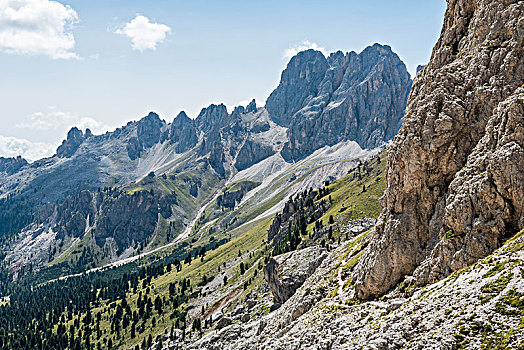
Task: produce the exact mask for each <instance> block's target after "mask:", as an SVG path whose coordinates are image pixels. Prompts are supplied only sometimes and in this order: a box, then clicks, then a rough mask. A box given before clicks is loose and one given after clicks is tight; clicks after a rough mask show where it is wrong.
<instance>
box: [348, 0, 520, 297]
mask: <svg viewBox="0 0 524 350" xmlns="http://www.w3.org/2000/svg"><path fill="white" fill-rule="evenodd" d="M523 12H524V3H523V2H522V1H488V0H482V1H474V0H452V1H448V9H447V11H446V15H445V20H444V26H443V29H442V33H441V37H440V39H439V41H438V43H437V44H436V46H435V48H434V50H433V54H432V57H431V60H430V62H429V63H428V65H427V66H425V68H424V69H423V70H422V71H420V72H419V73H418V74H417V77H416V79H415V82H414V85H413V89H412V91H411V95H410V97H409V101H408V106H407V109H406V117H405V122H404V127H403V129H402V130H401V131H400V132H399V134H398V135H397V137H396V138H395V141H394V142H393V145H392V146H391V149H390V151H389V155H388V171H387V187H386V192H385V196H384V197H383V202H382V205H383V210H382V214H381V216H380V220H379V224H378V225H377V228H376V233H375V237H374V239H373V241H372V242H371V244H370V246H369V248H368V250H367V252H366V254H365V255H364V258H363V260H362V262H361V263H360V264H359V265H358V268H357V272H356V274H355V280H356V287H357V292H358V296H359V297H362V298H369V297H372V296H376V295H379V294H382V293H384V292H386V291H387V290H389V289H390V288H392V287H393V286H394V285H395V284H396V283H397V282H399V281H400V280H401V279H402V278H403V277H404V276H406V275H408V274H413V275H414V277H415V280H416V281H417V283H418V284H425V283H428V282H433V281H435V280H437V279H440V278H441V277H443V276H445V275H447V274H449V273H451V272H452V271H455V270H458V269H461V268H463V267H465V266H467V265H469V264H471V263H473V262H474V261H476V260H477V259H479V258H482V257H484V256H486V255H488V254H489V253H491V252H492V251H493V250H494V249H496V248H497V247H499V246H500V245H501V244H502V243H503V241H504V240H505V239H506V238H507V237H508V236H511V235H513V234H515V233H516V232H517V230H518V229H519V228H522V227H523V225H524V216H523V215H524V214H523V213H524V210H523V208H524V199H523V195H522V194H523V193H524V181H523V180H524V175H523V174H524V148H523V147H524V132H523V126H522V116H523V114H524V113H523V112H524V107H523V99H524V97H523V96H524V94H523V93H524V90H523V88H522V85H523V83H524V51H523V40H524V21H523V20H522V15H523Z"/></svg>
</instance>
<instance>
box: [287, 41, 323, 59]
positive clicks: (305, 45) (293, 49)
mask: <svg viewBox="0 0 524 350" xmlns="http://www.w3.org/2000/svg"><path fill="white" fill-rule="evenodd" d="M309 49H313V50H317V51H320V52H322V53H323V54H324V56H327V51H326V49H325V48H323V47H320V46H319V45H318V44H317V43H312V42H310V41H309V40H304V41H303V42H302V43H300V44H298V45H294V46H290V47H289V48H288V49H287V50H286V51H284V55H283V56H284V58H286V59H288V60H289V59H291V57H293V56H295V55H296V54H297V53H299V52H301V51H306V50H309Z"/></svg>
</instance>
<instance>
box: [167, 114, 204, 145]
mask: <svg viewBox="0 0 524 350" xmlns="http://www.w3.org/2000/svg"><path fill="white" fill-rule="evenodd" d="M166 138H167V139H168V140H169V141H170V142H172V143H176V146H175V150H176V152H177V153H184V152H186V151H188V150H190V149H191V148H193V147H195V146H196V144H197V143H198V135H197V130H196V127H195V122H194V120H192V119H189V117H188V116H187V114H186V113H185V112H180V113H179V114H178V115H177V117H176V118H175V119H174V120H173V123H171V125H170V126H169V131H168V133H167V135H166Z"/></svg>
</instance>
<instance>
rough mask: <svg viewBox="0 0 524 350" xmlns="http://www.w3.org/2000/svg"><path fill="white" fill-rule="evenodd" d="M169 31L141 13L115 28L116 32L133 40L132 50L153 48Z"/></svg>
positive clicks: (141, 50) (166, 27)
mask: <svg viewBox="0 0 524 350" xmlns="http://www.w3.org/2000/svg"><path fill="white" fill-rule="evenodd" d="M169 32H171V28H169V27H168V26H167V25H165V24H160V23H152V22H150V21H149V18H147V17H145V16H141V15H136V17H135V18H134V19H133V20H131V22H129V23H126V25H125V26H124V27H123V28H122V29H117V30H115V33H116V34H120V35H125V36H127V37H128V38H130V39H131V41H132V42H133V50H138V51H140V52H143V51H144V50H147V49H150V50H155V49H156V45H157V44H159V43H161V42H163V41H164V39H165V38H166V35H167V33H169Z"/></svg>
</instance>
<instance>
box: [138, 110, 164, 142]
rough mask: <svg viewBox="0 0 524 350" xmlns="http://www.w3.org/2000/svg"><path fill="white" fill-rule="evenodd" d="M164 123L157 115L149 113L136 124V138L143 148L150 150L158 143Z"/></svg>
mask: <svg viewBox="0 0 524 350" xmlns="http://www.w3.org/2000/svg"><path fill="white" fill-rule="evenodd" d="M163 126H164V121H162V119H160V117H159V116H158V114H156V113H154V112H149V114H148V115H147V116H145V117H144V118H142V119H140V120H139V121H138V122H137V128H136V130H137V136H138V140H139V142H140V144H141V145H142V146H143V147H144V148H150V147H152V146H153V145H155V144H156V143H158V142H159V141H160V133H161V129H162V127H163Z"/></svg>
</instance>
